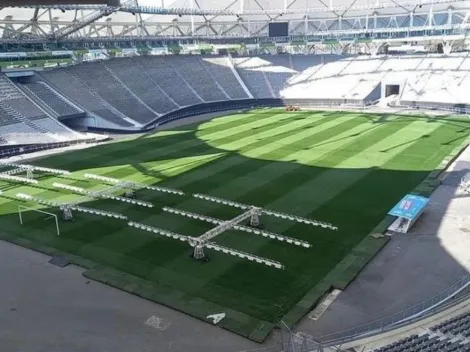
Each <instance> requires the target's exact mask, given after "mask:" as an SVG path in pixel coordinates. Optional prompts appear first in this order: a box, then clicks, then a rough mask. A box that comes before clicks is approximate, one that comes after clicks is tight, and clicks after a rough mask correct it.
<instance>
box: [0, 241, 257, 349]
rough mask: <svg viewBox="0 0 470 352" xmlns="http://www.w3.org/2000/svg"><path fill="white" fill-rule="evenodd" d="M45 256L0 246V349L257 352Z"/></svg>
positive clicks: (244, 341)
mask: <svg viewBox="0 0 470 352" xmlns="http://www.w3.org/2000/svg"><path fill="white" fill-rule="evenodd" d="M49 259H50V257H48V256H45V255H43V254H40V253H37V252H33V251H30V250H27V249H25V248H21V247H18V246H16V245H13V244H10V243H6V242H3V241H0V263H1V265H0V283H1V285H0V351H2V352H3V351H5V352H16V351H18V352H40V351H41V352H42V351H44V352H46V351H47V352H59V351H60V352H92V351H99V352H107V351H110V352H111V351H112V352H131V351H132V352H144V351H145V352H147V351H148V352H150V351H151V352H189V351H191V352H193V351H195V352H225V351H227V352H233V351H240V350H250V349H254V348H260V347H262V346H260V345H258V344H255V343H252V342H250V341H249V340H247V339H245V338H242V337H240V336H237V335H235V334H232V333H230V332H228V331H225V330H223V329H221V328H218V327H216V326H211V325H209V324H207V323H204V322H201V321H199V320H197V319H194V318H191V317H189V316H187V315H184V314H182V313H178V312H176V311H174V310H171V309H169V308H166V307H163V306H160V305H158V304H155V303H153V302H149V301H146V300H143V299H140V298H138V297H136V296H133V295H130V294H127V293H125V292H122V291H119V290H117V289H114V288H112V287H108V286H106V285H102V284H100V283H97V282H94V281H91V282H90V281H88V280H87V279H86V278H84V277H83V276H82V275H81V273H82V270H83V269H81V268H78V267H75V266H68V267H65V268H59V267H56V266H54V265H52V264H49V263H48V260H49ZM151 317H155V318H152V319H150V318H151ZM149 319H150V320H149ZM146 322H148V323H147V324H146Z"/></svg>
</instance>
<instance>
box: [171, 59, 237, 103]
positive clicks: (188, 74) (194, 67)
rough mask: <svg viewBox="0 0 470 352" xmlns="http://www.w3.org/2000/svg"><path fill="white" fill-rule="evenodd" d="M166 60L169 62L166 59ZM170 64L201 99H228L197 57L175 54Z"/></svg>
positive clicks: (206, 100) (207, 100)
mask: <svg viewBox="0 0 470 352" xmlns="http://www.w3.org/2000/svg"><path fill="white" fill-rule="evenodd" d="M166 61H167V62H170V60H168V59H166ZM171 65H173V66H174V67H175V68H176V69H177V70H178V72H179V73H180V75H181V76H182V77H184V79H185V80H186V82H188V84H189V85H190V86H191V87H192V89H194V91H195V92H196V93H197V95H198V96H200V97H201V98H202V100H203V101H205V102H212V101H223V100H227V99H230V97H229V96H228V94H227V93H226V92H225V91H224V90H223V89H222V87H221V86H220V84H219V83H217V81H216V80H215V79H214V77H213V76H212V75H211V73H210V72H209V71H208V70H207V69H206V68H205V66H204V65H203V64H201V61H200V60H198V59H197V58H193V57H191V56H186V55H177V56H175V57H174V58H172V59H171Z"/></svg>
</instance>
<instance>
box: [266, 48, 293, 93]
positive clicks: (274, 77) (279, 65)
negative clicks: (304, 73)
mask: <svg viewBox="0 0 470 352" xmlns="http://www.w3.org/2000/svg"><path fill="white" fill-rule="evenodd" d="M261 58H262V59H263V60H265V61H267V62H269V63H270V65H269V66H267V67H264V74H265V75H266V77H267V79H268V80H269V82H270V83H271V87H272V89H273V90H274V94H275V96H276V97H277V98H280V97H281V92H282V90H283V89H284V87H285V86H286V84H287V82H288V80H289V79H290V78H292V77H293V76H294V75H295V74H296V73H297V72H296V71H294V70H293V69H292V68H291V67H290V64H291V61H290V55H274V56H273V55H271V56H262V57H261Z"/></svg>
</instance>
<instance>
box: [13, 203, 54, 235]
mask: <svg viewBox="0 0 470 352" xmlns="http://www.w3.org/2000/svg"><path fill="white" fill-rule="evenodd" d="M30 211H33V212H36V213H39V214H42V215H44V216H45V217H44V220H45V221H46V220H52V221H54V223H55V229H56V233H57V236H60V229H59V220H58V218H57V215H56V214H53V213H49V212H48V211H44V210H39V209H34V208H29V207H25V206H23V205H18V216H19V218H20V224H21V225H23V224H24V222H25V221H26V218H25V213H27V212H30Z"/></svg>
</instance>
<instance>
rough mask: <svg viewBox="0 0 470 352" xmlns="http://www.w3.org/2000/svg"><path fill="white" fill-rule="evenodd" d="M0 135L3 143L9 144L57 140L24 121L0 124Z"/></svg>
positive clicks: (52, 141)
mask: <svg viewBox="0 0 470 352" xmlns="http://www.w3.org/2000/svg"><path fill="white" fill-rule="evenodd" d="M0 135H1V136H2V138H3V139H4V140H5V143H4V144H11V145H14V144H36V143H37V144H40V143H56V142H58V141H59V140H58V139H57V138H55V137H54V136H53V135H49V134H47V133H42V132H39V131H38V130H37V129H35V128H34V127H32V126H30V125H27V124H26V123H24V122H20V123H14V124H9V125H3V126H0Z"/></svg>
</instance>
